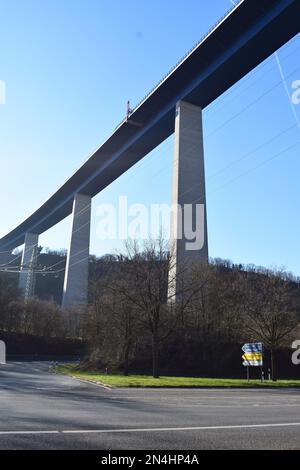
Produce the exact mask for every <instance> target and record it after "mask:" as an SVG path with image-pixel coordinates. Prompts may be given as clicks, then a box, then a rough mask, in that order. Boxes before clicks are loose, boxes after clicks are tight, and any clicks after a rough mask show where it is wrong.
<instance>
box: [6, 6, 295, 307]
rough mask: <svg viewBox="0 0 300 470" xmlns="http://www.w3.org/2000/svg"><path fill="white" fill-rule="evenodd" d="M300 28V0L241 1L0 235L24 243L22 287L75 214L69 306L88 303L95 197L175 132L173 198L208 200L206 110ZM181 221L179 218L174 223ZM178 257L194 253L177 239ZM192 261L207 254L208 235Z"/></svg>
mask: <svg viewBox="0 0 300 470" xmlns="http://www.w3.org/2000/svg"><path fill="white" fill-rule="evenodd" d="M299 31H300V0H241V1H240V2H239V3H238V5H236V6H235V7H234V8H233V9H232V10H231V11H230V12H229V13H228V14H227V15H226V16H225V17H224V18H223V19H222V20H221V21H220V22H219V23H218V24H217V25H216V26H215V27H214V28H212V29H211V31H210V32H209V33H208V34H207V36H206V37H205V38H203V39H202V40H201V41H200V42H199V43H198V45H197V46H196V47H195V48H194V49H193V50H192V51H191V52H190V53H188V54H187V56H186V57H185V58H184V59H183V60H182V61H181V62H180V63H179V64H178V65H177V66H176V67H175V68H174V69H173V70H172V71H171V72H170V73H169V74H168V75H167V76H166V77H165V78H164V79H163V80H162V81H161V83H160V84H159V85H158V86H157V87H156V88H155V89H154V90H153V91H152V92H151V93H149V95H148V96H147V97H146V98H145V99H144V100H143V101H142V102H141V103H140V104H139V105H138V106H137V107H136V108H135V109H134V111H133V112H132V113H131V114H130V116H129V117H128V118H126V119H124V121H123V122H122V123H121V124H120V125H119V126H118V127H117V128H116V129H115V131H114V132H113V133H112V134H111V136H110V137H109V138H108V139H107V140H106V141H105V142H104V143H103V144H102V145H101V146H100V147H99V149H98V150H97V151H96V152H95V153H94V154H93V155H92V156H91V157H90V158H89V159H88V160H87V161H86V162H85V163H84V164H83V166H82V167H81V168H80V169H79V170H78V171H77V172H76V173H75V174H74V175H73V176H72V177H71V178H70V179H69V180H68V181H67V182H66V183H65V184H64V185H63V186H62V187H61V188H59V189H58V191H57V192H56V193H55V194H53V196H51V197H50V199H48V200H47V201H46V202H45V203H44V204H43V205H42V206H41V207H40V208H39V209H38V210H37V211H36V212H34V213H33V214H32V215H31V216H30V217H28V218H27V219H26V220H25V221H24V222H22V223H21V224H20V225H19V226H18V227H16V228H15V229H14V230H12V231H11V232H10V233H8V234H7V235H5V236H4V237H3V238H1V239H0V251H3V250H7V251H8V250H13V249H14V248H16V247H18V246H20V245H22V244H24V243H25V247H24V251H23V259H22V267H21V273H20V287H23V288H24V287H25V285H26V283H27V282H28V276H29V268H28V266H29V263H30V260H31V259H32V256H33V253H34V248H35V247H36V246H37V243H38V237H39V235H40V234H41V233H43V232H45V231H46V230H48V229H50V228H51V227H53V226H54V225H56V224H57V223H58V222H60V221H61V220H63V219H64V218H65V217H67V216H69V215H70V214H71V213H72V215H73V225H72V233H71V241H70V247H69V251H68V258H67V265H66V272H65V285H64V298H63V306H65V307H67V306H69V305H71V304H74V303H85V302H86V299H87V286H88V254H89V240H90V217H91V199H92V197H93V196H95V195H96V194H98V193H99V192H100V191H101V190H103V189H104V188H105V187H106V186H108V185H109V184H110V183H112V182H113V181H114V180H115V179H117V178H118V177H119V176H120V175H121V174H123V173H124V172H126V171H127V170H128V169H129V168H130V167H131V166H133V165H134V164H135V163H137V162H138V161H139V160H141V159H142V158H143V157H144V156H145V155H147V154H148V153H149V152H151V151H152V150H153V149H154V148H155V147H157V146H158V145H159V144H161V143H162V142H163V141H164V140H165V139H167V138H168V137H169V136H170V135H171V134H172V133H174V130H175V159H174V187H173V202H174V203H178V204H179V205H181V206H182V207H183V205H184V204H199V203H200V204H205V176H204V155H203V134H202V110H203V109H204V108H205V107H206V106H207V105H209V104H210V103H211V102H212V101H214V100H215V99H216V98H218V97H219V96H220V95H221V94H222V93H224V92H225V91H226V90H227V89H228V88H230V87H231V86H232V85H233V84H234V83H236V82H237V81H238V80H240V79H241V78H242V77H243V76H245V75H246V74H247V73H248V72H250V71H251V70H252V69H253V68H254V67H256V66H257V65H259V64H260V63H261V62H262V61H263V60H265V59H266V58H267V57H268V56H270V55H271V54H272V53H274V52H275V51H276V50H277V49H278V48H280V47H281V46H282V45H284V44H285V43H286V42H287V41H289V40H290V39H291V38H292V37H294V36H295V35H296V34H297V33H299ZM173 222H174V223H175V224H176V220H174V221H173ZM175 252H176V259H177V261H178V262H179V261H180V260H181V259H184V258H186V257H188V256H190V254H189V252H188V251H186V250H185V249H184V245H183V243H182V240H178V241H177V242H176V248H175ZM192 256H193V258H195V256H196V257H198V258H199V259H207V257H208V250H207V233H206V221H205V243H204V246H203V248H202V249H201V250H199V251H198V252H196V253H195V252H192Z"/></svg>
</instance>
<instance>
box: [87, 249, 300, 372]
mask: <svg viewBox="0 0 300 470" xmlns="http://www.w3.org/2000/svg"><path fill="white" fill-rule="evenodd" d="M106 262H107V260H106ZM173 262H174V260H173V259H172V256H171V255H170V253H169V251H168V249H167V246H166V245H165V244H164V243H163V242H162V241H159V242H148V243H146V244H145V245H143V246H142V247H139V246H138V245H137V244H136V243H129V244H127V247H126V250H125V253H124V254H120V255H117V256H115V257H114V258H110V260H109V263H108V264H107V265H106V269H105V270H104V271H102V273H101V275H100V276H95V278H94V280H93V282H92V284H91V298H90V300H91V302H90V306H89V308H88V310H87V311H86V312H85V315H84V317H83V323H82V326H83V331H84V335H85V336H86V338H87V340H88V342H89V344H90V350H91V355H90V365H91V366H94V367H99V368H102V369H105V368H108V369H110V370H111V371H113V370H123V372H124V374H128V373H129V371H130V366H132V368H134V369H136V368H138V369H139V370H142V371H145V364H146V363H147V361H149V357H150V354H149V352H150V351H151V362H152V373H153V376H154V377H158V376H159V371H160V360H162V361H163V362H164V358H165V357H166V354H169V359H170V360H174V361H175V362H176V358H177V359H178V364H179V363H180V364H181V365H184V364H185V363H189V362H190V361H192V360H195V357H194V358H193V352H194V353H195V351H197V361H199V362H202V363H209V361H210V358H211V357H214V356H215V355H216V351H217V349H218V347H219V345H226V347H227V350H230V347H231V346H232V347H235V348H237V347H238V348H240V345H241V344H242V343H243V342H249V341H259V342H263V343H264V345H265V347H266V348H268V349H269V351H270V353H271V358H272V375H273V379H276V377H277V375H276V360H275V356H276V351H278V350H279V349H280V348H281V347H284V346H288V345H289V343H290V341H291V337H292V336H291V335H292V334H295V331H296V329H297V327H298V325H299V322H300V284H299V281H298V280H297V279H294V278H293V277H292V276H291V275H288V274H286V273H284V272H281V271H276V270H274V271H270V270H266V269H263V268H255V267H253V266H248V267H243V266H240V265H239V266H236V265H232V264H231V263H230V262H224V261H220V260H212V261H211V263H210V264H209V265H207V264H203V263H199V264H194V265H193V266H189V267H187V266H184V267H181V268H180V270H179V272H177V274H176V276H177V277H178V279H177V280H178V281H180V282H181V284H180V286H182V287H181V295H180V296H179V299H177V301H176V302H175V301H174V299H173V298H172V289H170V284H171V283H172V282H174V279H170V276H169V275H168V273H169V272H170V268H171V267H172V263H173ZM171 271H172V269H171ZM170 292H171V293H170ZM225 350H226V348H225ZM236 350H238V349H236ZM171 357H172V358H171ZM222 359H223V358H221V360H222Z"/></svg>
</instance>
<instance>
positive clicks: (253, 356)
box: [243, 353, 263, 361]
mask: <svg viewBox="0 0 300 470" xmlns="http://www.w3.org/2000/svg"><path fill="white" fill-rule="evenodd" d="M243 359H244V360H245V361H262V360H263V355H262V353H245V354H243Z"/></svg>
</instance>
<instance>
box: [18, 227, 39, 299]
mask: <svg viewBox="0 0 300 470" xmlns="http://www.w3.org/2000/svg"><path fill="white" fill-rule="evenodd" d="M38 242H39V236H38V235H37V234H36V233H26V235H25V244H24V249H23V255H22V261H21V268H20V275H19V288H20V289H22V291H23V294H24V297H25V299H28V298H30V297H33V295H34V284H35V274H34V268H35V266H36V260H37V250H38Z"/></svg>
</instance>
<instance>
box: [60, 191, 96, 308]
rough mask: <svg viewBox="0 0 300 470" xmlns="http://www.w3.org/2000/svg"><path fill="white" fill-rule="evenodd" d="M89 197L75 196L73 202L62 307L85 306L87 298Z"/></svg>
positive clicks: (89, 223)
mask: <svg viewBox="0 0 300 470" xmlns="http://www.w3.org/2000/svg"><path fill="white" fill-rule="evenodd" d="M90 225H91V196H87V195H84V194H76V195H75V197H74V202H73V223H72V233H71V242H70V248H69V251H68V257H67V263H66V272H65V282H64V294H63V303H62V305H63V307H65V308H66V307H70V306H72V305H78V304H85V303H86V302H87V296H88V277H89V251H90Z"/></svg>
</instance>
